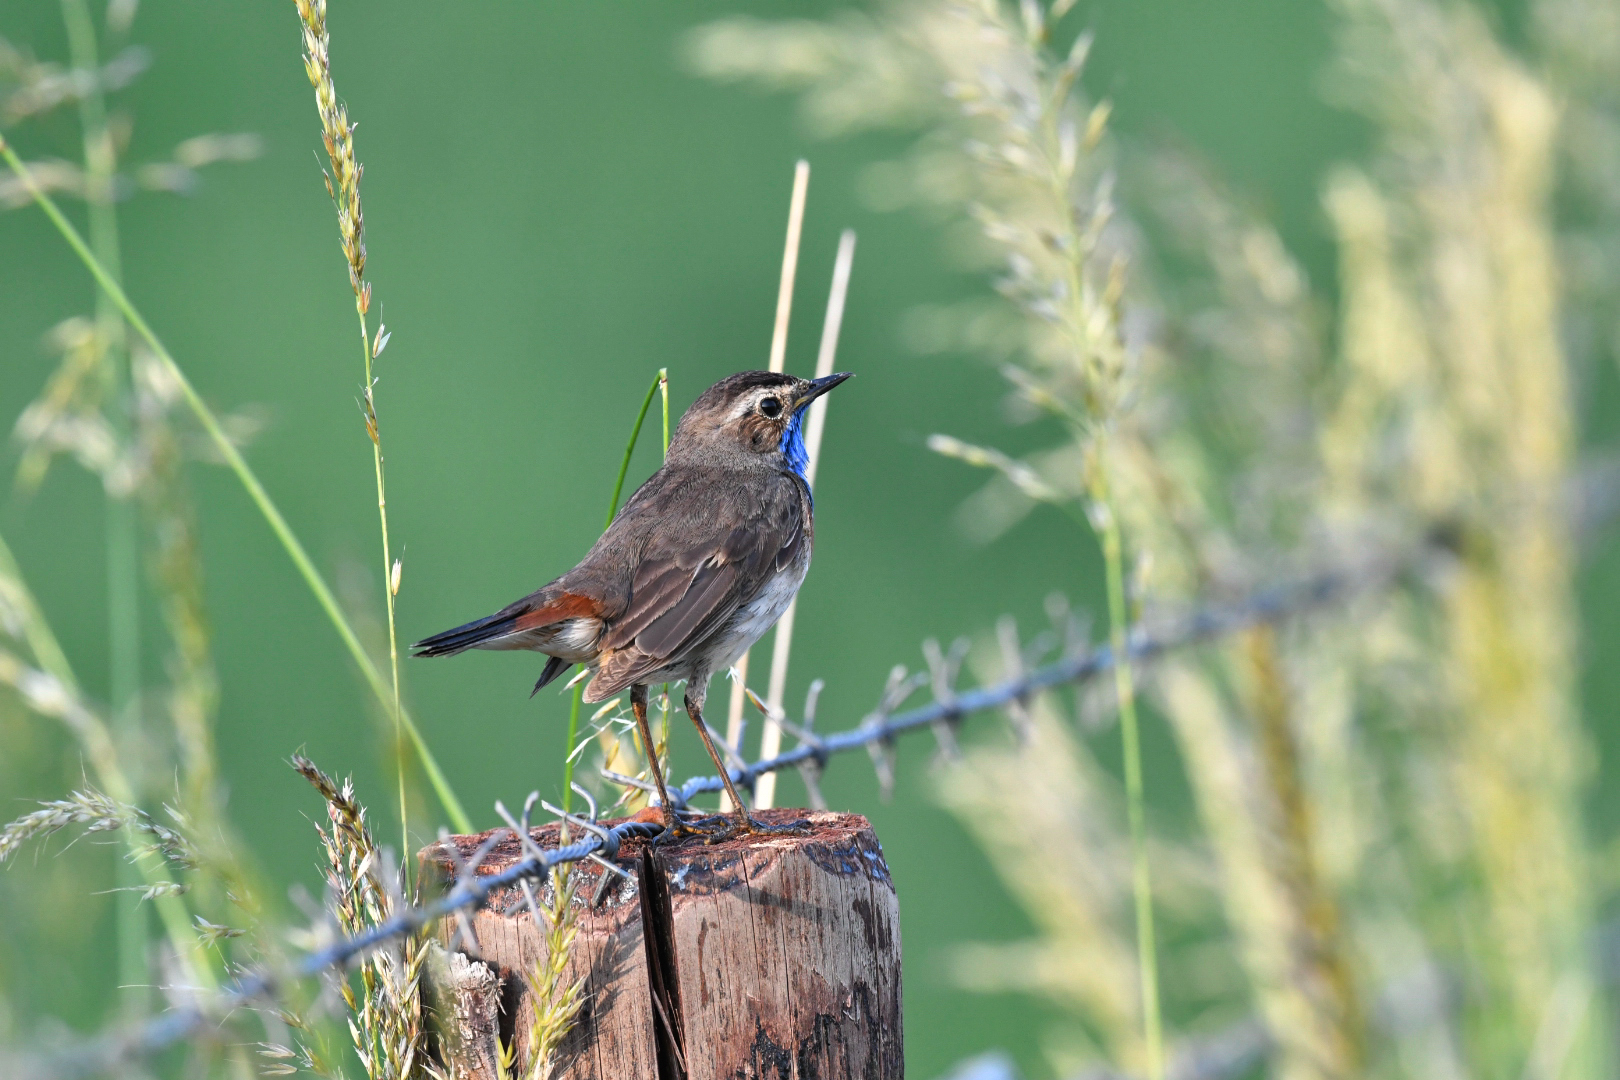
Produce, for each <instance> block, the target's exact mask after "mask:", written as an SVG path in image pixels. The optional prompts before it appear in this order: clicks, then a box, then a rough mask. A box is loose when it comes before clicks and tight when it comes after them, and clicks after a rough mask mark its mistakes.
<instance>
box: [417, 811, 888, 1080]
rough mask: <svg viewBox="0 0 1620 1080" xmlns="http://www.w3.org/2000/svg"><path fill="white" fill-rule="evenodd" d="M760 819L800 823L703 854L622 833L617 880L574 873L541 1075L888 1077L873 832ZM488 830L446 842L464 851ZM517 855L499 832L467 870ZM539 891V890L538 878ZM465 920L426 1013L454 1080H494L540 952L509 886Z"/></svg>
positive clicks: (426, 855)
mask: <svg viewBox="0 0 1620 1080" xmlns="http://www.w3.org/2000/svg"><path fill="white" fill-rule="evenodd" d="M758 816H759V817H760V818H762V819H763V820H765V821H768V822H771V823H774V824H785V823H787V822H791V821H805V822H807V823H808V825H809V830H808V832H807V834H806V835H803V836H768V837H747V838H743V839H739V840H732V841H727V842H725V843H722V844H715V845H712V846H705V845H703V844H701V843H698V842H695V841H687V842H685V843H683V844H680V845H678V846H675V847H672V848H657V849H649V848H648V846H647V845H646V844H645V843H644V842H641V841H628V842H626V843H625V845H624V847H623V848H622V849H621V850H620V852H619V857H618V860H617V864H618V865H619V866H620V867H622V868H623V869H625V870H626V871H628V872H629V873H630V875H631V877H630V879H629V880H628V881H626V880H624V879H620V878H618V877H617V876H615V875H610V874H607V871H605V870H603V869H602V868H601V867H599V866H595V865H593V864H591V863H589V862H586V863H580V864H577V868H576V873H578V874H579V875H580V877H579V882H578V886H577V889H576V893H575V903H576V904H577V905H579V906H578V909H577V910H578V915H579V918H578V936H577V938H576V939H575V944H574V950H573V956H572V957H571V960H570V968H569V974H568V978H569V979H575V978H579V977H580V976H582V975H583V976H584V978H585V993H586V1002H585V1006H584V1008H583V1009H582V1010H581V1013H580V1017H579V1020H578V1023H577V1024H576V1026H575V1028H574V1030H573V1031H572V1032H571V1033H570V1034H569V1036H568V1038H567V1039H566V1040H565V1042H564V1045H563V1048H562V1052H561V1055H560V1058H559V1061H558V1063H557V1068H556V1070H555V1071H554V1072H553V1073H552V1077H553V1078H555V1080H563V1078H567V1080H642V1078H645V1080H722V1078H724V1080H732V1078H735V1077H743V1078H756V1077H757V1078H761V1080H763V1078H767V1077H768V1078H769V1080H812V1078H814V1080H899V1078H900V1077H902V1076H903V1074H904V1059H903V1057H902V1055H901V1007H900V910H899V903H898V901H897V899H896V897H895V891H894V883H893V881H892V879H891V878H890V876H889V868H888V865H887V864H886V863H885V862H884V860H883V851H882V848H881V847H880V846H879V845H878V841H877V836H876V835H875V834H874V833H873V831H872V826H871V824H870V823H869V822H868V821H867V820H866V819H865V818H864V817H861V816H860V815H858V814H834V813H824V812H812V811H803V810H767V811H760V812H759V813H758ZM557 831H558V830H557V826H556V825H554V824H553V825H547V826H544V827H542V828H538V829H535V830H534V839H535V842H536V843H538V844H539V845H540V846H541V847H542V848H547V847H554V846H555V845H556V843H557ZM488 835H489V834H488V833H485V834H483V835H481V836H456V837H450V838H449V839H448V840H446V841H444V842H443V843H447V844H453V845H455V847H456V849H457V851H458V852H459V853H460V854H461V855H462V856H463V857H465V856H466V855H468V854H470V853H471V852H472V851H473V850H474V849H475V848H477V847H478V845H479V844H480V843H481V842H482V841H483V840H484V839H485V837H487V836H488ZM420 857H421V860H422V864H423V868H424V870H426V871H427V872H429V873H435V872H436V873H437V874H439V875H440V876H443V877H448V876H450V874H451V873H452V872H453V871H452V866H453V862H454V860H452V858H451V857H450V854H449V853H448V852H447V851H445V850H444V848H443V846H442V844H434V845H431V846H429V847H427V848H425V849H423V851H422V853H421V856H420ZM521 857H522V854H521V851H520V850H519V846H518V843H517V841H516V839H515V838H511V837H508V838H507V839H506V840H505V841H503V842H502V843H501V844H500V846H498V847H496V848H495V849H494V850H493V851H492V852H491V853H490V855H489V856H488V857H487V858H486V859H485V860H484V862H483V863H482V865H481V866H480V868H479V870H480V872H481V873H486V874H493V873H498V872H499V871H500V870H502V869H504V868H505V867H507V866H510V865H511V864H512V863H513V862H515V861H517V860H518V859H520V858H521ZM604 875H606V876H607V877H608V881H607V883H606V884H605V885H603V882H602V879H603V876H604ZM542 884H543V887H542ZM536 887H537V894H538V895H540V896H541V898H542V902H544V900H545V899H548V898H549V896H550V885H549V882H547V883H539V882H537V883H536ZM599 888H600V890H601V891H600V897H599V902H598V903H594V904H593V902H592V901H593V900H595V899H598V896H597V893H598V889H599ZM470 921H471V923H472V926H473V930H474V933H475V935H476V937H477V944H476V945H474V944H473V943H472V942H463V943H462V944H461V945H460V946H459V948H460V950H461V952H463V953H465V954H466V955H465V956H453V957H452V958H451V964H450V965H449V977H450V980H451V983H452V985H451V986H450V987H449V988H448V989H449V991H450V993H449V994H447V995H441V1000H444V999H445V998H448V999H450V1000H451V1001H452V1002H453V1004H451V1005H450V1006H448V1007H449V1008H450V1009H451V1010H452V1011H453V1013H454V1016H453V1017H441V1027H442V1028H444V1029H445V1030H446V1031H447V1034H446V1037H445V1047H446V1050H445V1054H444V1056H445V1057H446V1059H447V1061H446V1064H447V1065H448V1066H449V1067H450V1069H451V1071H452V1074H453V1075H454V1076H456V1077H465V1078H467V1080H495V1075H496V1074H495V1067H494V1060H495V1058H494V1055H495V1053H496V1049H495V1046H494V1040H495V1038H496V1036H497V1035H499V1037H500V1038H501V1039H502V1040H503V1041H504V1042H506V1043H508V1044H510V1043H511V1042H512V1041H513V1040H514V1039H515V1040H516V1042H517V1047H518V1060H519V1062H520V1063H521V1062H524V1061H526V1060H527V1054H528V1046H527V1043H528V1038H527V1036H528V1023H529V1019H530V1017H531V1015H532V1013H531V1011H530V1002H529V988H528V984H527V980H526V979H525V974H526V973H528V972H532V971H533V970H534V965H535V962H536V961H537V960H538V959H540V958H541V957H542V956H543V955H544V950H545V942H544V938H543V935H542V934H541V932H540V930H539V929H538V928H537V927H536V926H535V924H534V921H533V920H532V919H531V918H530V917H529V915H528V913H527V912H526V911H525V910H524V900H523V894H522V891H521V890H518V889H511V890H507V891H504V892H500V893H497V894H495V895H494V896H492V897H491V902H490V903H489V904H488V905H487V906H486V907H484V908H483V909H481V910H480V911H478V912H477V913H476V914H475V915H473V916H472V917H471V920H470ZM453 925H454V924H453V923H447V924H445V927H444V930H443V936H444V938H445V939H446V940H448V938H449V934H450V930H451V928H452V927H453ZM442 1008H444V1006H441V1009H442Z"/></svg>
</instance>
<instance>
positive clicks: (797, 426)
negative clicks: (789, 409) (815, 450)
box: [780, 408, 810, 482]
mask: <svg viewBox="0 0 1620 1080" xmlns="http://www.w3.org/2000/svg"><path fill="white" fill-rule="evenodd" d="M780 449H781V451H782V456H783V457H785V458H787V463H788V468H790V469H792V470H793V472H794V473H795V474H796V475H797V476H798V477H799V479H801V480H804V479H805V475H804V471H805V470H806V469H807V468H809V467H810V451H809V450H807V449H805V446H804V409H802V408H801V409H799V410H798V411H797V412H795V413H794V414H793V419H791V420H789V421H788V426H787V427H786V428H784V429H783V431H782V445H781V447H780ZM807 482H808V481H807Z"/></svg>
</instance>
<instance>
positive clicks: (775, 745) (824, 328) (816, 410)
mask: <svg viewBox="0 0 1620 1080" xmlns="http://www.w3.org/2000/svg"><path fill="white" fill-rule="evenodd" d="M854 264H855V230H853V229H845V230H844V232H843V234H842V235H841V236H840V237H839V238H838V256H837V258H836V259H835V260H834V262H833V277H832V289H831V291H829V292H828V294H827V316H826V319H825V320H824V321H823V322H822V325H821V348H820V349H819V350H818V351H817V353H816V378H818V379H821V378H825V377H826V376H828V375H831V374H832V369H833V362H834V360H835V359H836V358H837V355H838V332H839V330H840V328H841V327H842V326H843V324H844V299H845V297H846V296H847V295H848V293H849V274H850V269H851V267H853V266H854ZM826 425H827V395H825V394H823V395H822V396H821V397H819V398H817V399H816V400H815V401H813V402H811V403H810V416H809V417H808V424H807V429H806V431H805V436H804V442H805V449H806V450H807V451H808V454H809V460H808V462H807V464H806V465H805V470H804V479H805V483H806V484H809V485H810V486H811V487H812V488H814V486H815V482H816V464H817V462H818V461H819V460H820V458H821V432H822V430H823V429H824V428H825V427H826ZM798 608H799V601H798V598H797V597H795V598H794V599H793V600H791V601H789V603H788V608H787V610H786V611H784V612H783V613H782V617H781V619H779V620H777V623H776V636H775V638H773V639H772V641H771V678H770V682H769V684H768V685H767V688H766V694H765V704H766V709H765V724H764V728H763V730H762V731H761V732H760V737H759V756H760V757H762V758H773V757H775V756H776V755H777V753H778V752H780V751H781V749H782V726H781V725H780V724H779V723H777V718H778V717H780V716H781V715H782V699H783V696H784V695H785V694H786V693H787V673H788V657H789V656H790V655H791V653H792V650H793V618H794V615H795V613H796V612H797V611H798ZM754 805H755V806H756V807H757V808H758V809H761V810H769V809H770V808H771V807H773V806H775V805H776V774H775V773H768V774H766V775H765V776H762V777H760V779H759V783H758V784H756V785H755V787H754Z"/></svg>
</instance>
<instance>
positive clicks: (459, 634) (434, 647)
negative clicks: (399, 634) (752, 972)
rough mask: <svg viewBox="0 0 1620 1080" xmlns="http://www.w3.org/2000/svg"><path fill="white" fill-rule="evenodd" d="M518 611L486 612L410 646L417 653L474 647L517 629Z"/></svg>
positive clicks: (450, 653) (453, 651) (446, 653)
mask: <svg viewBox="0 0 1620 1080" xmlns="http://www.w3.org/2000/svg"><path fill="white" fill-rule="evenodd" d="M522 614H523V613H522V612H521V611H511V610H510V609H508V610H506V611H497V612H496V613H495V614H493V615H486V616H485V617H484V618H482V619H474V620H473V621H472V622H470V623H465V624H463V625H461V626H458V627H456V628H455V629H453V630H446V631H444V632H443V633H439V634H434V635H433V636H432V637H427V638H423V639H422V640H421V641H418V642H417V643H416V644H415V645H412V646H411V648H412V649H415V650H416V652H415V654H414V655H416V656H454V655H455V654H456V653H458V652H461V651H463V650H464V649H475V648H477V647H478V646H480V645H483V644H485V643H487V642H490V641H494V640H495V639H496V638H503V637H505V636H506V635H508V634H511V633H514V632H516V631H517V630H518V629H519V627H518V625H517V622H518V618H519V617H520V616H521V615H522Z"/></svg>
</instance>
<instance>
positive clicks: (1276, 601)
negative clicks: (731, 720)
mask: <svg viewBox="0 0 1620 1080" xmlns="http://www.w3.org/2000/svg"><path fill="white" fill-rule="evenodd" d="M1404 565H1406V562H1405V560H1401V561H1394V560H1392V561H1390V562H1389V563H1388V564H1387V565H1385V566H1381V567H1379V568H1376V569H1375V570H1372V571H1370V572H1369V571H1363V572H1361V573H1359V574H1357V573H1334V574H1326V575H1323V576H1321V577H1318V578H1315V579H1312V580H1310V581H1307V582H1305V583H1303V584H1301V585H1296V586H1292V587H1283V588H1272V589H1264V590H1261V591H1260V592H1257V593H1255V594H1254V595H1253V596H1250V597H1249V598H1247V599H1245V600H1242V601H1238V602H1236V603H1232V604H1223V605H1214V606H1211V607H1207V608H1201V609H1199V610H1197V611H1195V612H1193V613H1192V614H1190V615H1188V616H1187V617H1186V618H1184V619H1182V620H1180V621H1179V622H1178V623H1177V624H1176V625H1175V626H1173V627H1172V628H1170V629H1169V630H1167V631H1165V632H1163V633H1160V634H1158V635H1150V634H1145V633H1142V632H1140V631H1138V632H1137V633H1135V634H1133V635H1132V637H1131V640H1130V643H1129V646H1128V651H1129V654H1130V658H1131V660H1133V661H1137V662H1140V661H1146V660H1151V659H1153V658H1155V657H1157V656H1160V655H1162V654H1164V653H1166V652H1170V651H1173V650H1175V649H1178V648H1182V647H1185V646H1188V645H1193V644H1197V643H1198V642H1201V641H1206V640H1209V639H1210V638H1215V637H1220V636H1223V635H1225V634H1229V633H1232V632H1234V631H1237V630H1243V629H1247V628H1249V627H1252V626H1256V625H1258V624H1261V623H1269V622H1276V621H1278V620H1280V619H1284V618H1287V617H1288V616H1290V615H1296V614H1299V613H1302V612H1304V611H1307V610H1309V609H1311V608H1315V607H1320V606H1322V605H1323V604H1326V603H1328V602H1330V601H1332V600H1334V599H1337V598H1339V597H1340V596H1342V595H1344V594H1346V593H1348V592H1351V591H1359V590H1361V589H1366V588H1371V587H1373V586H1375V585H1378V584H1380V583H1382V582H1385V581H1388V580H1390V579H1391V578H1392V577H1393V576H1394V573H1395V572H1396V571H1397V570H1398V569H1399V568H1400V567H1402V566H1404ZM1070 624H1071V627H1073V628H1072V629H1069V630H1067V631H1066V632H1065V634H1064V637H1065V651H1064V653H1063V655H1062V656H1061V657H1060V658H1059V659H1058V660H1055V661H1053V662H1052V663H1050V664H1047V665H1045V666H1044V667H1039V668H1035V669H1033V670H1029V671H1027V672H1024V673H1022V674H1014V675H1013V676H1012V677H1011V678H1008V679H1005V680H1003V681H1001V682H998V683H994V684H992V685H990V686H982V687H979V688H977V689H974V690H965V691H961V692H957V691H954V690H952V689H951V687H950V685H949V680H950V679H953V678H954V674H953V671H952V667H953V662H952V660H951V655H952V654H944V655H940V656H938V662H937V664H935V665H934V666H935V667H936V668H937V669H938V674H937V675H936V674H935V673H934V672H928V671H925V672H917V673H916V674H907V671H906V669H905V667H903V666H896V667H895V668H894V670H893V671H891V672H890V673H889V681H888V685H887V686H886V687H885V689H884V693H883V697H882V698H881V700H880V702H879V704H878V708H877V709H876V710H875V711H874V712H872V713H870V714H868V715H867V716H866V718H865V719H864V720H862V721H861V723H860V724H858V725H857V726H855V727H853V728H851V729H849V730H847V731H841V732H839V733H837V734H835V735H828V736H825V737H824V738H819V739H817V740H815V741H814V742H813V743H807V742H804V741H802V740H801V741H800V744H799V745H798V746H795V747H794V748H793V749H791V750H788V751H786V752H785V753H781V754H778V755H776V756H775V757H771V758H765V759H763V760H760V761H756V762H754V763H753V764H751V765H746V766H742V765H739V766H736V767H734V768H732V769H731V770H730V772H731V780H732V783H734V784H739V785H745V786H749V787H751V786H753V784H754V782H755V781H756V780H757V779H758V778H759V777H760V776H763V775H764V774H766V773H769V772H776V771H779V770H781V769H786V768H796V767H798V766H801V765H804V764H805V763H807V762H811V761H816V762H820V761H824V760H825V759H826V758H827V757H829V756H831V755H833V754H840V753H843V752H845V751H849V750H855V749H862V748H864V749H865V750H867V751H868V753H870V755H871V757H872V763H873V765H874V767H875V768H876V769H877V773H878V782H879V784H880V785H881V787H882V789H883V793H884V796H885V798H887V797H888V795H889V794H890V793H891V792H892V790H893V785H894V741H895V738H896V737H897V736H899V735H903V734H906V733H907V732H911V731H916V730H917V729H919V728H925V727H926V728H930V729H932V730H934V731H935V732H936V734H937V733H938V732H939V731H940V730H941V728H942V727H943V728H945V729H946V730H948V729H949V725H951V724H954V723H955V722H957V721H958V720H960V719H961V718H962V717H964V716H967V715H968V714H970V713H976V712H983V711H986V710H989V709H1003V708H1006V707H1007V706H1008V705H1009V704H1011V703H1014V702H1018V701H1021V700H1023V699H1025V698H1028V697H1029V696H1030V695H1032V694H1035V693H1038V692H1039V691H1042V690H1050V689H1051V688H1053V687H1055V686H1062V685H1065V684H1068V683H1076V682H1084V681H1087V680H1089V679H1092V678H1095V677H1097V676H1098V675H1102V674H1105V673H1107V672H1110V671H1112V670H1113V668H1114V654H1113V650H1111V649H1110V648H1109V647H1108V646H1106V645H1102V646H1099V647H1097V648H1095V649H1088V648H1086V647H1085V644H1084V635H1083V632H1080V631H1079V630H1078V628H1079V627H1080V626H1081V625H1082V624H1080V623H1079V622H1078V620H1070ZM1077 642H1078V645H1077V644H1076V643H1077ZM933 652H934V653H936V654H938V653H939V646H938V645H937V644H935V645H934V647H933ZM952 652H953V653H954V652H955V650H954V649H953V650H952ZM960 663H961V660H960V658H957V659H956V660H955V661H954V664H955V665H959V664H960ZM929 685H933V686H934V687H935V700H934V701H933V702H932V703H931V704H928V705H924V706H921V707H919V708H916V709H911V710H909V711H906V712H897V711H896V710H897V709H898V708H899V707H900V706H901V705H903V704H904V703H905V701H906V699H907V698H909V697H910V696H911V695H912V694H914V693H915V692H916V691H918V690H920V689H921V688H923V687H924V686H929ZM941 690H943V691H944V694H943V696H941V694H940V691H941ZM941 745H942V746H944V745H947V744H946V743H945V741H944V739H941ZM608 779H610V780H613V781H614V782H615V783H619V782H621V781H620V780H618V779H617V778H615V777H611V776H610V777H608ZM723 789H724V784H723V783H722V782H721V780H720V777H718V776H694V777H692V778H691V779H689V780H687V781H686V782H685V783H683V784H680V785H679V786H677V787H674V788H672V789H671V790H670V798H671V799H673V800H677V801H679V802H680V803H682V804H683V805H685V804H687V803H690V801H691V800H692V798H693V796H696V795H702V794H711V793H714V792H718V791H721V790H723Z"/></svg>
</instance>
